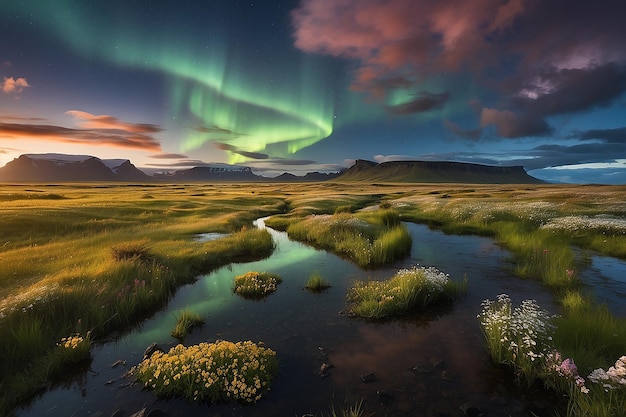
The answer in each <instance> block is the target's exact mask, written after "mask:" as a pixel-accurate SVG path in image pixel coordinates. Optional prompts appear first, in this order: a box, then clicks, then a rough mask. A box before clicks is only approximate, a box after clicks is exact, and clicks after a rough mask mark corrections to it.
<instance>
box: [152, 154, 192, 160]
mask: <svg viewBox="0 0 626 417" xmlns="http://www.w3.org/2000/svg"><path fill="white" fill-rule="evenodd" d="M148 158H154V159H187V158H188V156H187V155H183V154H179V153H159V154H155V155H149V156H148Z"/></svg>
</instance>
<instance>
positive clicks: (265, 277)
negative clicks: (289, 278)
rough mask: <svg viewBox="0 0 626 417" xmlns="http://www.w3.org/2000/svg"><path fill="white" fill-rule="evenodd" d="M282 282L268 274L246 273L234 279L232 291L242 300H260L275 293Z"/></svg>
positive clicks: (276, 276)
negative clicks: (242, 298)
mask: <svg viewBox="0 0 626 417" xmlns="http://www.w3.org/2000/svg"><path fill="white" fill-rule="evenodd" d="M281 281H282V280H281V279H280V277H279V276H278V275H275V274H270V273H268V272H255V271H250V272H246V273H245V274H243V275H239V276H237V277H235V287H234V291H235V292H236V293H237V294H239V295H241V296H242V297H244V298H262V297H265V296H266V295H269V294H271V293H273V292H274V291H276V289H277V288H278V284H279V283H280V282H281Z"/></svg>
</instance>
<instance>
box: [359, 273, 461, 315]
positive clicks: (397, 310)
mask: <svg viewBox="0 0 626 417" xmlns="http://www.w3.org/2000/svg"><path fill="white" fill-rule="evenodd" d="M466 286H467V283H466V282H465V281H464V282H457V281H452V280H450V279H449V277H448V276H447V275H446V274H444V273H442V272H440V271H438V270H436V269H435V268H423V267H419V268H418V267H413V268H411V269H402V270H400V271H398V272H397V273H396V274H395V275H394V276H393V277H391V278H390V279H389V280H386V281H356V282H355V283H354V284H353V285H352V287H351V288H350V289H349V290H348V296H347V299H348V303H349V313H350V315H353V316H358V317H364V318H367V319H383V318H388V317H394V316H400V315H403V314H407V313H408V312H410V311H412V310H415V309H417V308H424V307H426V306H428V305H430V304H435V303H438V302H440V301H442V300H451V299H454V298H455V297H457V296H458V295H459V294H461V293H463V292H465V290H466Z"/></svg>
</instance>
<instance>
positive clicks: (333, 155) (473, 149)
mask: <svg viewBox="0 0 626 417" xmlns="http://www.w3.org/2000/svg"><path fill="white" fill-rule="evenodd" d="M0 88H1V90H2V92H0V166H3V165H4V164H6V163H7V162H9V161H11V160H12V159H13V158H16V157H18V156H19V155H21V154H24V153H47V152H54V153H67V154H80V155H93V156H97V157H99V158H103V159H109V158H125V159H130V160H131V161H132V162H133V163H134V164H135V165H137V166H138V167H141V168H151V169H158V170H161V171H169V170H174V169H183V168H189V167H192V166H199V165H205V164H214V163H228V164H236V165H245V166H249V167H251V168H252V169H253V170H254V171H255V172H256V173H257V174H260V175H267V176H272V175H276V174H278V173H282V172H285V171H288V172H293V173H295V174H297V175H303V174H304V173H305V172H309V171H326V172H327V171H337V170H338V169H341V168H343V167H347V166H350V165H351V164H352V163H353V162H354V160H355V159H368V160H374V161H379V162H382V161H390V160H403V159H413V160H446V161H460V162H475V163H482V164H490V165H522V166H524V167H525V168H526V170H527V171H528V172H529V173H530V174H531V175H534V176H536V177H538V178H541V179H545V180H549V181H559V182H572V183H573V182H585V183H620V184H624V183H626V1H624V0H596V1H581V0H301V1H298V0H288V1H280V0H263V1H247V2H242V1H234V0H206V1H191V0H177V1H165V0H143V1H139V0H107V1H86V0H23V1H17V0H12V1H3V2H2V4H1V5H0Z"/></svg>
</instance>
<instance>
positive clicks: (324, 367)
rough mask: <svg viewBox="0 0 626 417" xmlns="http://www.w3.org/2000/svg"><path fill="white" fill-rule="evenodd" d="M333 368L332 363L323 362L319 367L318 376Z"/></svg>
mask: <svg viewBox="0 0 626 417" xmlns="http://www.w3.org/2000/svg"><path fill="white" fill-rule="evenodd" d="M334 367H335V366H334V365H333V364H332V363H326V362H324V363H323V364H322V366H320V374H325V373H326V372H328V371H329V370H330V369H332V368H334Z"/></svg>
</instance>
